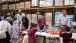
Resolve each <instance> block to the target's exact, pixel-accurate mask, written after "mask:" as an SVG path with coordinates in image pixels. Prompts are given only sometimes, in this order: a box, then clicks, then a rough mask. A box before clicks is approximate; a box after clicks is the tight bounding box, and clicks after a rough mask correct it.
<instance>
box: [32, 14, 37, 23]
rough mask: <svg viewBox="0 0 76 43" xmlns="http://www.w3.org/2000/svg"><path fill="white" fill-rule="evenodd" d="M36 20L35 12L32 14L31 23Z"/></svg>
mask: <svg viewBox="0 0 76 43" xmlns="http://www.w3.org/2000/svg"><path fill="white" fill-rule="evenodd" d="M35 22H37V14H32V23H35Z"/></svg>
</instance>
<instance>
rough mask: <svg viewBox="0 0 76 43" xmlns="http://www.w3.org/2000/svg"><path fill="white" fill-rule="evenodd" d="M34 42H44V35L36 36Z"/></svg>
mask: <svg viewBox="0 0 76 43" xmlns="http://www.w3.org/2000/svg"><path fill="white" fill-rule="evenodd" d="M36 43H45V37H44V36H36Z"/></svg>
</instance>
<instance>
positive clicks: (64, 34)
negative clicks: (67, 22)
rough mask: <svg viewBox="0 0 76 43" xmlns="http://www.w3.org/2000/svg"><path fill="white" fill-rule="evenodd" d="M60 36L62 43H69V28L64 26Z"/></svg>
mask: <svg viewBox="0 0 76 43" xmlns="http://www.w3.org/2000/svg"><path fill="white" fill-rule="evenodd" d="M60 36H61V37H63V43H70V38H71V37H72V33H71V32H70V27H68V26H65V32H61V33H60Z"/></svg>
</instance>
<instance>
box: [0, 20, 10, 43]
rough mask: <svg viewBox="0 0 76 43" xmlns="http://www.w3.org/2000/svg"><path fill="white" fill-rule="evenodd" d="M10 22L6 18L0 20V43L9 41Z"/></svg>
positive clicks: (8, 42)
mask: <svg viewBox="0 0 76 43" xmlns="http://www.w3.org/2000/svg"><path fill="white" fill-rule="evenodd" d="M10 34H11V24H10V23H9V22H8V21H6V20H1V21H0V43H2V42H3V43H10Z"/></svg>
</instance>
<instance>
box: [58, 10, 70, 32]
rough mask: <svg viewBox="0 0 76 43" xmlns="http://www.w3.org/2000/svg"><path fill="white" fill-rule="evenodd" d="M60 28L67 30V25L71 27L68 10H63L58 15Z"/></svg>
mask: <svg viewBox="0 0 76 43" xmlns="http://www.w3.org/2000/svg"><path fill="white" fill-rule="evenodd" d="M57 23H58V29H60V30H62V31H65V26H69V27H70V17H69V16H68V15H67V11H66V10H62V14H61V15H59V17H58V21H57Z"/></svg>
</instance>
